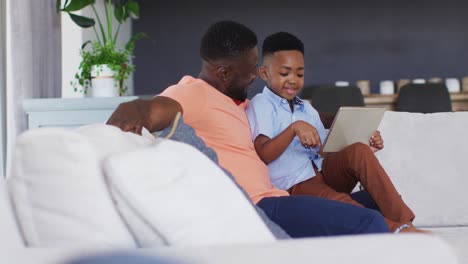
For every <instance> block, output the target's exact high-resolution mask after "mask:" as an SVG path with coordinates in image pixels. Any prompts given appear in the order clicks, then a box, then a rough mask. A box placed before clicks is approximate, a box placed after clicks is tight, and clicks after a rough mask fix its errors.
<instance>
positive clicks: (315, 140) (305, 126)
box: [292, 121, 322, 148]
mask: <svg viewBox="0 0 468 264" xmlns="http://www.w3.org/2000/svg"><path fill="white" fill-rule="evenodd" d="M292 125H293V129H294V133H295V134H296V136H297V137H298V138H299V140H300V141H301V144H302V145H303V146H304V147H312V148H315V147H316V146H319V148H320V147H322V141H320V135H319V134H318V132H317V129H316V128H315V127H314V126H312V125H311V124H309V123H307V122H304V121H296V122H294V123H293V124H292Z"/></svg>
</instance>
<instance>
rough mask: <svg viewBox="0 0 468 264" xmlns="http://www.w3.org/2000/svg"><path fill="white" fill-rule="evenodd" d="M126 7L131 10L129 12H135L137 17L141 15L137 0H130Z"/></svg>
mask: <svg viewBox="0 0 468 264" xmlns="http://www.w3.org/2000/svg"><path fill="white" fill-rule="evenodd" d="M125 8H126V9H127V10H128V11H129V12H127V13H133V14H134V15H135V16H136V17H140V6H139V5H138V3H137V2H134V1H131V0H130V1H128V2H127V3H125Z"/></svg>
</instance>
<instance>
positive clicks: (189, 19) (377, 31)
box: [133, 0, 468, 95]
mask: <svg viewBox="0 0 468 264" xmlns="http://www.w3.org/2000/svg"><path fill="white" fill-rule="evenodd" d="M140 5H141V6H140V7H141V16H140V17H141V18H140V19H139V20H137V21H135V22H134V26H133V30H134V32H140V31H143V32H146V33H147V34H149V35H150V36H151V40H148V39H147V40H142V41H140V42H138V43H137V46H136V58H135V63H136V67H137V70H136V72H135V93H136V94H140V95H141V94H156V93H159V92H160V91H162V90H163V89H165V88H166V87H167V86H169V85H171V84H173V83H176V82H177V81H178V80H179V79H180V78H181V77H182V76H183V75H185V74H190V75H195V76H196V75H198V72H199V69H200V59H199V57H198V45H199V41H200V38H201V36H202V34H203V33H204V31H205V30H206V28H207V27H208V26H209V25H210V24H212V23H213V22H216V21H218V20H224V19H229V20H235V21H238V22H241V23H243V24H245V25H247V26H249V27H250V28H252V29H253V30H254V31H255V32H256V33H257V34H258V37H259V42H260V46H261V42H262V41H263V39H264V38H265V36H267V35H269V34H271V33H274V32H277V31H289V32H291V33H293V34H295V35H297V36H298V37H300V38H301V39H302V40H303V42H304V44H305V46H306V56H305V60H306V85H311V84H326V83H334V82H335V81H337V80H346V81H350V82H355V81H356V80H359V79H368V80H371V83H372V91H373V92H377V91H378V82H379V81H381V80H386V79H393V80H397V79H402V78H411V79H412V78H430V77H442V78H447V77H456V78H461V77H463V76H468V2H463V1H454V0H444V1H437V2H433V3H432V1H429V0H426V1H423V0H395V1H385V0H384V1H366V0H352V1H350V0H340V1H338V0H327V1H322V0H311V1H304V2H300V1H277V0H270V1H265V2H263V1H262V2H254V1H247V0H238V1H236V3H232V2H231V3H229V2H224V1H219V0H218V1H214V0H210V1H193V2H192V1H190V2H188V1H181V0H172V1H170V2H169V1H159V0H141V1H140ZM262 86H263V83H262V81H261V80H257V81H256V82H255V83H254V85H253V87H254V88H253V89H252V90H251V95H253V94H255V93H256V92H258V91H259V90H260V89H261V87H262Z"/></svg>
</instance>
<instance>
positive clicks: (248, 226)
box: [104, 139, 275, 245]
mask: <svg viewBox="0 0 468 264" xmlns="http://www.w3.org/2000/svg"><path fill="white" fill-rule="evenodd" d="M104 170H105V174H106V177H107V178H108V182H109V184H111V186H112V190H113V194H114V195H115V196H118V197H119V200H121V201H124V202H125V204H126V206H129V207H131V208H132V211H133V212H135V213H136V214H137V215H136V217H139V218H141V221H139V224H141V225H147V226H146V227H130V229H132V230H158V234H157V235H161V236H163V237H164V239H165V240H166V241H167V242H168V243H169V244H170V245H209V244H228V243H229V244H231V243H255V242H266V241H274V240H275V238H274V237H273V235H272V234H271V232H270V231H269V230H268V228H267V227H266V225H265V224H264V223H263V222H262V220H261V219H260V217H259V216H258V214H257V213H256V212H255V210H254V208H253V207H252V205H251V204H250V203H249V202H248V200H247V199H246V198H245V196H244V195H243V194H242V193H241V191H240V190H239V189H238V188H237V187H236V186H235V185H234V183H233V182H232V181H231V180H230V179H229V178H228V177H227V176H226V175H225V174H224V172H223V171H222V170H221V169H220V168H219V167H218V166H216V165H215V164H214V163H213V162H212V161H211V160H209V159H208V158H207V157H206V156H205V155H203V154H202V153H200V152H199V151H198V150H196V149H195V148H193V147H191V146H189V145H187V144H184V143H179V142H175V141H171V140H164V139H158V140H157V143H156V144H155V145H154V146H152V147H148V148H144V149H138V150H135V151H132V152H127V153H121V154H116V155H112V156H111V157H110V158H108V159H107V160H106V162H105V163H104ZM118 207H120V206H119V205H118ZM126 210H128V208H126ZM128 222H129V221H128ZM131 222H133V223H137V222H136V221H131ZM134 235H135V236H136V237H137V239H138V237H144V238H143V239H140V241H145V240H148V234H145V233H136V234H134Z"/></svg>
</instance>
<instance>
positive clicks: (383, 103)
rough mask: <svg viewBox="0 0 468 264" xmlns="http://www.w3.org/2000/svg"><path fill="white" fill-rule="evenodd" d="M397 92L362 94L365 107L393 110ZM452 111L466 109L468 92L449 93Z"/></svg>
mask: <svg viewBox="0 0 468 264" xmlns="http://www.w3.org/2000/svg"><path fill="white" fill-rule="evenodd" d="M397 98H398V95H397V94H390V95H386V94H369V95H365V96H364V103H365V104H366V106H367V107H385V108H387V109H388V110H395V105H396V101H397ZM450 99H451V100H452V110H453V111H468V92H462V93H451V94H450Z"/></svg>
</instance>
